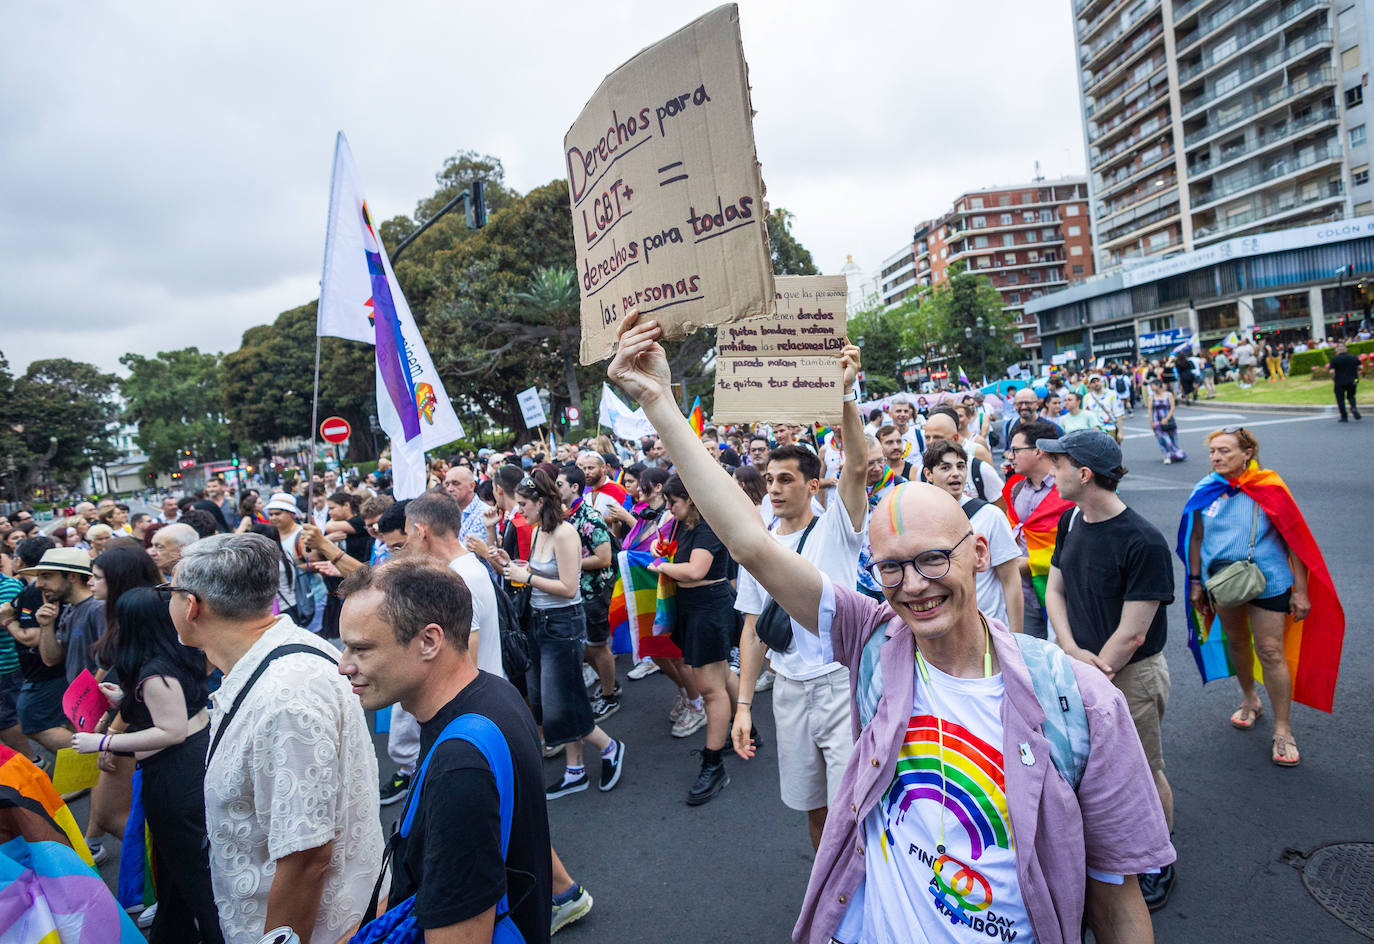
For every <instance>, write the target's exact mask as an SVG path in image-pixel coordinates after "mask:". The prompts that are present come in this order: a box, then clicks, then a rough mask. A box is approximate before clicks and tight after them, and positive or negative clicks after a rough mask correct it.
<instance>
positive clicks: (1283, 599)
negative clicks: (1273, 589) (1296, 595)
mask: <svg viewBox="0 0 1374 944" xmlns="http://www.w3.org/2000/svg"><path fill="white" fill-rule="evenodd" d="M1250 605H1251V606H1253V607H1254V608H1255V609H1257V610H1268V611H1269V612H1271V613H1287V612H1288V611H1289V610H1290V609H1291V608H1292V605H1293V590H1292V588H1291V587H1290V588H1289V589H1287V590H1285V591H1283V593H1280V594H1278V595H1276V596H1272V597H1260V598H1259V599H1258V600H1251V601H1250Z"/></svg>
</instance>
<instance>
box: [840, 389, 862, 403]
mask: <svg viewBox="0 0 1374 944" xmlns="http://www.w3.org/2000/svg"><path fill="white" fill-rule="evenodd" d="M858 399H859V395H858V394H857V393H855V392H854V391H853V390H851V391H849V392H848V393H846V394H845V395H844V396H842V397H840V402H841V403H856V402H858Z"/></svg>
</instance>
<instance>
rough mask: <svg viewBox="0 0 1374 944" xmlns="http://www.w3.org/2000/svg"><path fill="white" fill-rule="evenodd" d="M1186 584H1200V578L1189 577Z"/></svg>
mask: <svg viewBox="0 0 1374 944" xmlns="http://www.w3.org/2000/svg"><path fill="white" fill-rule="evenodd" d="M1188 582H1189V583H1202V578H1201V577H1189V578H1188Z"/></svg>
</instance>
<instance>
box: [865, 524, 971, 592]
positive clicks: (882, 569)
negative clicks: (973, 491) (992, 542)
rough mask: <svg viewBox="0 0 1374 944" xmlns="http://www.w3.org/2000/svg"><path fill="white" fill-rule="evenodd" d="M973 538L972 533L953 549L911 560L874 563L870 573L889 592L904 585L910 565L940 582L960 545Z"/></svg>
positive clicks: (929, 578)
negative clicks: (903, 581)
mask: <svg viewBox="0 0 1374 944" xmlns="http://www.w3.org/2000/svg"><path fill="white" fill-rule="evenodd" d="M971 537H973V532H972V531H970V532H969V533H968V534H966V535H964V536H963V537H961V538H960V539H959V540H958V542H957V543H956V544H955V545H954V546H953V547H950V548H945V549H943V550H939V549H936V550H929V551H925V552H923V553H921V554H918V555H917V556H916V557H914V558H912V559H911V560H880V561H874V562H873V563H872V564H869V565H868V572H869V573H870V574H871V575H872V576H873V579H874V580H876V581H877V582H878V585H879V586H880V587H886V588H887V589H888V590H891V589H893V588H894V587H900V586H901V585H902V580H904V579H905V578H906V568H907V565H908V564H910V565H911V566H912V567H914V568H916V573H918V574H920V575H921V576H922V577H924V578H926V579H927V580H939V579H940V578H941V577H943V576H944V575H945V574H947V573H949V562H950V559H951V558H952V557H953V556H954V552H955V551H956V550H958V549H959V545H960V544H963V543H964V542H965V541H967V540H968V539H969V538H971Z"/></svg>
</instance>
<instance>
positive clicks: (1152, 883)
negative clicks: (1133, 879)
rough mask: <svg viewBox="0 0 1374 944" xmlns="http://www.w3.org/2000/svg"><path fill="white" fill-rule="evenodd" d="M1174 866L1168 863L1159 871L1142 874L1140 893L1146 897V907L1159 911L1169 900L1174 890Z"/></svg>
mask: <svg viewBox="0 0 1374 944" xmlns="http://www.w3.org/2000/svg"><path fill="white" fill-rule="evenodd" d="M1175 877H1176V876H1175V874H1174V867H1173V866H1172V865H1166V866H1164V868H1162V869H1160V870H1159V871H1158V872H1152V873H1150V874H1148V875H1142V876H1140V894H1141V895H1143V896H1144V898H1145V907H1147V908H1149V909H1150V910H1151V911H1158V910H1159V909H1160V908H1163V907H1164V904H1165V902H1167V901H1168V900H1169V893H1170V892H1172V891H1173V890H1174V879H1175Z"/></svg>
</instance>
